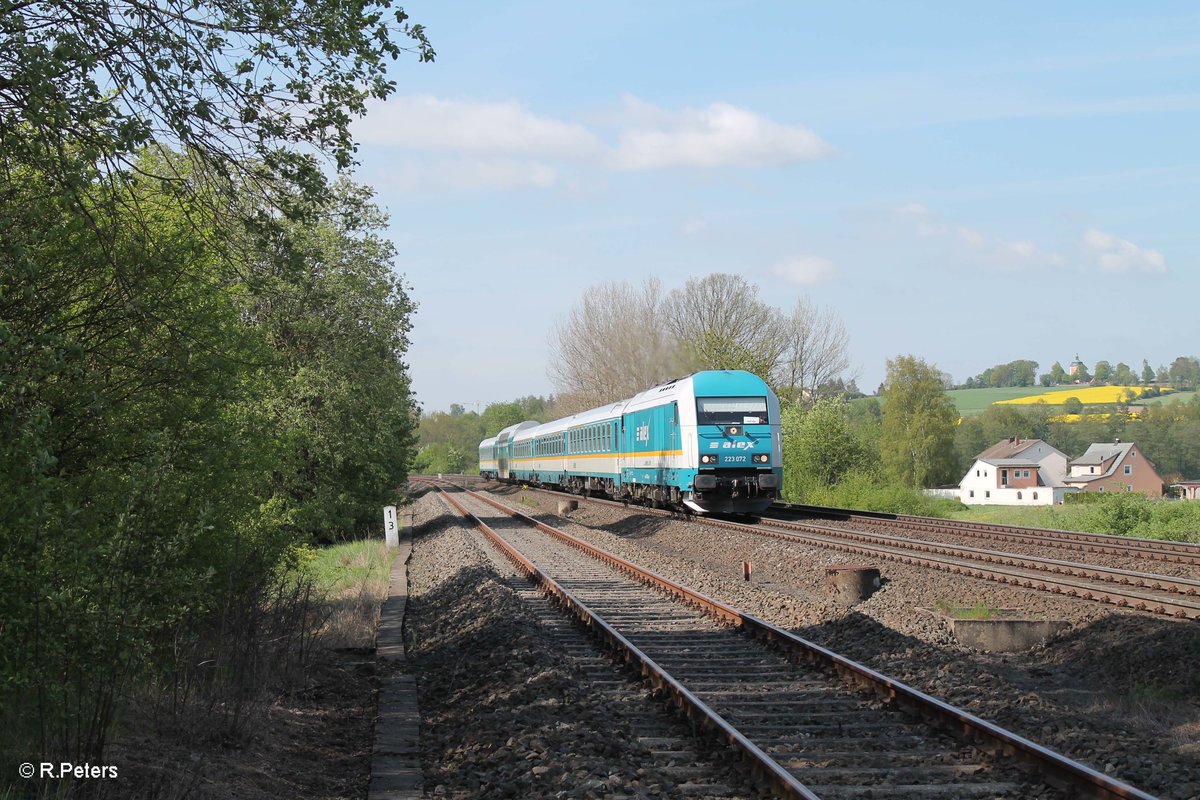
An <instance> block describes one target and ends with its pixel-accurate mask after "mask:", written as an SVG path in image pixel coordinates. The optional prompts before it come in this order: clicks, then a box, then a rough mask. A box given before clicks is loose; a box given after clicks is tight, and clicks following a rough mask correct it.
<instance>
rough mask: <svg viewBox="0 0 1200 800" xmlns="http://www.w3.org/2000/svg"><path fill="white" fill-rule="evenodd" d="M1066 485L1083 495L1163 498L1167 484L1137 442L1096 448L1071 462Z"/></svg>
mask: <svg viewBox="0 0 1200 800" xmlns="http://www.w3.org/2000/svg"><path fill="white" fill-rule="evenodd" d="M1070 468H1071V471H1070V474H1068V475H1067V478H1066V483H1067V485H1068V486H1071V487H1073V488H1074V489H1076V490H1077V491H1080V492H1141V493H1142V494H1144V495H1147V496H1149V497H1162V496H1163V480H1162V477H1160V476H1159V474H1158V470H1157V469H1156V468H1155V466H1154V462H1152V461H1151V460H1150V459H1148V458H1146V456H1145V454H1144V453H1142V451H1141V449H1140V448H1138V446H1137V445H1136V444H1134V443H1133V442H1121V441H1120V440H1117V441H1116V442H1112V443H1111V444H1108V443H1105V444H1093V445H1092V446H1091V447H1089V448H1088V449H1087V452H1085V453H1084V454H1083V455H1081V456H1080V457H1079V458H1077V459H1075V460H1074V461H1072V462H1071V465H1070Z"/></svg>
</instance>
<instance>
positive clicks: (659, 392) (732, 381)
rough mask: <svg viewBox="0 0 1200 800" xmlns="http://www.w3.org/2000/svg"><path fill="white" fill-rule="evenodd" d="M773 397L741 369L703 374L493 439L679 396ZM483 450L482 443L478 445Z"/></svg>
mask: <svg viewBox="0 0 1200 800" xmlns="http://www.w3.org/2000/svg"><path fill="white" fill-rule="evenodd" d="M762 394H765V395H767V396H768V397H773V396H774V393H773V392H772V391H771V388H770V387H769V386H767V383H766V381H764V380H763V379H762V378H760V377H758V376H757V375H755V374H754V373H753V372H747V371H746V370H742V369H720V370H716V369H714V370H703V371H701V372H693V373H692V374H690V375H684V376H683V377H682V378H672V379H671V380H669V381H664V382H663V383H660V384H658V385H656V386H651V387H650V388H649V389H646V390H645V391H644V392H638V393H637V394H635V395H634V396H633V397H631V398H630V399H628V400H618V401H617V402H615V403H608V404H606V405H603V406H600V407H598V408H593V409H590V410H588V411H581V412H579V413H578V414H575V415H573V416H570V417H563V418H561V419H556V420H553V421H551V422H545V423H537V422H532V421H526V422H522V423H519V424H517V425H510V426H509V427H507V428H505V429H504V430H502V431H500V433H499V435H498V436H497V437H496V438H497V440H498V441H499V442H501V443H504V442H507V441H509V440H510V439H511V440H512V441H525V440H526V439H532V438H534V437H537V436H546V435H549V434H554V433H561V432H563V431H565V430H570V429H571V428H577V427H579V426H581V425H591V424H594V423H596V422H603V421H604V420H608V419H614V418H616V417H619V416H621V415H622V414H623V413H625V412H626V411H629V410H632V409H636V408H645V407H646V406H651V405H657V404H659V403H662V402H666V401H670V400H676V399H678V398H679V397H680V396H684V397H695V396H697V395H699V396H700V397H705V396H716V397H738V396H741V395H753V396H756V395H762ZM480 446H482V443H481V445H480Z"/></svg>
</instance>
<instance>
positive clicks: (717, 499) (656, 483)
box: [479, 370, 783, 515]
mask: <svg viewBox="0 0 1200 800" xmlns="http://www.w3.org/2000/svg"><path fill="white" fill-rule="evenodd" d="M779 421H780V419H779V398H778V396H776V394H775V393H774V392H773V391H771V388H770V387H769V386H768V385H767V383H766V381H764V380H763V379H762V378H760V377H759V376H757V375H755V374H753V373H751V372H746V371H744V370H706V371H703V372H696V373H693V374H691V375H687V376H685V377H682V378H676V379H674V380H670V381H667V382H666V383H663V384H659V385H658V386H653V387H651V388H649V389H647V390H646V391H644V392H641V393H639V394H637V395H635V396H633V397H631V398H629V399H628V400H621V401H618V402H615V403H610V404H608V405H605V406H602V407H600V408H594V409H592V410H591V411H585V412H582V413H580V414H576V415H574V416H571V417H566V418H564V419H558V420H554V421H553V422H545V423H540V422H534V421H525V422H520V423H517V424H516V425H510V426H509V427H507V428H505V429H504V430H502V431H500V433H499V434H497V435H496V436H493V437H491V438H488V439H484V440H483V441H482V442H480V443H479V474H480V475H481V476H483V477H485V478H492V479H496V480H500V481H508V482H519V483H523V484H528V485H531V486H542V485H547V486H553V487H558V488H560V489H564V490H567V491H570V492H572V493H575V494H588V495H606V496H608V497H611V498H614V499H618V500H627V501H635V502H642V503H646V504H649V505H653V506H658V507H670V508H677V509H681V510H690V511H693V512H698V513H707V514H714V513H719V514H747V515H753V514H758V513H761V512H762V511H764V510H766V508H767V507H768V506H770V505H771V504H772V503H773V502H775V501H776V499H777V498H778V497H779V492H780V490H781V488H782V486H783V456H782V449H781V444H780V431H779Z"/></svg>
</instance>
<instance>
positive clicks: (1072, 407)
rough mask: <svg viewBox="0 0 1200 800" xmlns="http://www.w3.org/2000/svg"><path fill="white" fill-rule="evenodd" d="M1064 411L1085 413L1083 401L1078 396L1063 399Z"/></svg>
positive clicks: (1066, 412)
mask: <svg viewBox="0 0 1200 800" xmlns="http://www.w3.org/2000/svg"><path fill="white" fill-rule="evenodd" d="M1063 413H1064V414H1082V413H1083V403H1082V402H1080V400H1079V398H1078V397H1068V398H1067V399H1066V400H1064V401H1063Z"/></svg>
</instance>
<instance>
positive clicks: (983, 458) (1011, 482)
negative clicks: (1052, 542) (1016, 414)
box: [958, 436, 1074, 506]
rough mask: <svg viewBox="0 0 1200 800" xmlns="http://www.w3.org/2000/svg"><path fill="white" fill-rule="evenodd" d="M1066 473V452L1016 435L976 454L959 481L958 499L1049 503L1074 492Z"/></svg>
mask: <svg viewBox="0 0 1200 800" xmlns="http://www.w3.org/2000/svg"><path fill="white" fill-rule="evenodd" d="M1066 476H1067V455H1066V453H1063V452H1062V451H1061V450H1059V449H1057V448H1055V447H1052V446H1050V445H1049V444H1047V443H1046V442H1043V441H1042V440H1041V439H1022V438H1021V437H1019V436H1013V437H1010V438H1008V439H1004V440H1003V441H1000V442H997V443H996V444H994V445H992V446H991V447H989V448H988V449H987V450H984V451H983V452H982V453H980V454H979V455H977V456H975V463H974V464H973V465H972V466H971V469H969V470H967V474H966V476H964V477H963V479H962V481H961V482H960V483H959V484H958V499H959V500H960V501H961V502H962V503H963V504H964V505H968V506H971V505H1009V506H1015V505H1035V506H1048V505H1052V504H1057V503H1061V502H1062V499H1063V496H1064V495H1065V494H1066V493H1067V492H1071V491H1074V489H1071V488H1069V487H1068V486H1067V485H1066V483H1065V479H1066Z"/></svg>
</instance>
